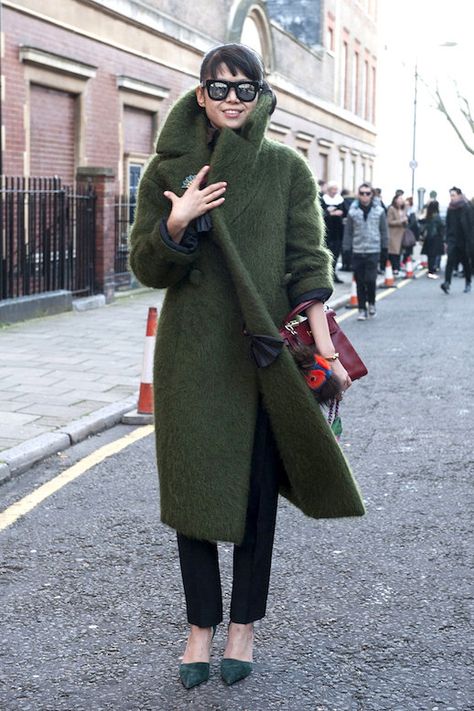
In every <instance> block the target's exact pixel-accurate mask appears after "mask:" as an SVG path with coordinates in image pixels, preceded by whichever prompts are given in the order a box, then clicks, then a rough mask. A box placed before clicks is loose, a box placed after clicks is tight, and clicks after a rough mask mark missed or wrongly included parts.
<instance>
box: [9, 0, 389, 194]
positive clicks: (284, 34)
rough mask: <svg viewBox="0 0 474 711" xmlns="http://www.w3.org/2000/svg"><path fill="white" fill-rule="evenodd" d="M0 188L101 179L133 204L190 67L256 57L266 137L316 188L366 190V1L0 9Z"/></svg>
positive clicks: (190, 80)
mask: <svg viewBox="0 0 474 711" xmlns="http://www.w3.org/2000/svg"><path fill="white" fill-rule="evenodd" d="M1 4H2V8H3V9H2V14H3V17H2V44H1V47H2V57H1V59H2V70H1V73H2V163H3V173H4V174H5V175H10V176H11V175H25V176H33V175H50V176H52V175H58V176H59V177H61V178H62V180H63V183H65V184H72V183H73V182H74V180H75V178H76V176H77V173H78V169H81V171H80V172H81V173H82V175H85V174H86V173H87V171H84V168H88V167H89V168H91V167H92V168H97V167H100V168H105V169H107V175H108V180H109V183H110V185H109V191H112V192H114V193H115V195H122V196H123V195H133V193H134V191H135V190H136V185H137V182H138V178H139V175H140V171H141V169H142V167H143V165H144V163H145V161H146V160H147V157H148V156H149V154H150V153H151V152H152V150H153V142H154V136H155V134H156V131H157V129H158V128H159V126H160V124H161V123H162V121H163V118H164V116H165V115H166V113H167V111H168V109H169V107H170V105H171V104H172V103H173V102H174V101H175V100H176V99H177V98H178V97H179V95H180V94H181V93H182V92H183V91H185V90H186V89H188V88H190V87H193V86H195V85H196V82H197V78H198V72H199V66H200V62H201V58H202V56H203V53H204V52H205V51H207V50H208V49H209V48H211V47H213V46H215V45H216V44H220V43H222V42H225V41H243V42H244V43H246V44H250V45H251V46H253V47H254V48H255V49H257V50H259V51H260V52H261V54H262V55H263V57H264V59H265V63H266V66H267V67H268V70H269V82H270V84H271V85H272V86H273V88H274V89H275V91H276V93H277V96H278V108H277V110H276V112H275V114H274V115H273V116H272V122H271V124H270V128H269V134H270V135H271V136H272V137H273V138H275V139H277V140H280V141H283V142H285V143H288V144H290V145H292V146H294V147H295V148H296V149H298V150H299V151H301V153H303V154H304V155H305V156H306V157H307V159H308V161H309V163H310V165H311V167H312V168H313V170H314V173H315V175H316V176H317V177H318V178H324V179H336V180H338V181H339V182H340V184H341V186H342V187H346V188H348V189H349V190H354V189H355V187H356V185H357V183H358V182H360V181H361V180H362V179H368V180H371V179H372V177H373V161H374V155H375V149H374V145H375V126H374V116H375V77H376V40H377V35H376V0H354V1H352V0H292V1H291V2H289V1H285V0H267V1H266V2H265V0H240V1H238V0H185V1H181V0H61V1H60V2H58V0H2V3H1Z"/></svg>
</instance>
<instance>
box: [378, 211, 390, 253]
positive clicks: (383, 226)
mask: <svg viewBox="0 0 474 711" xmlns="http://www.w3.org/2000/svg"><path fill="white" fill-rule="evenodd" d="M379 229H380V246H381V247H382V249H387V247H388V229H387V217H386V215H385V212H384V211H383V210H382V212H381V213H380V221H379Z"/></svg>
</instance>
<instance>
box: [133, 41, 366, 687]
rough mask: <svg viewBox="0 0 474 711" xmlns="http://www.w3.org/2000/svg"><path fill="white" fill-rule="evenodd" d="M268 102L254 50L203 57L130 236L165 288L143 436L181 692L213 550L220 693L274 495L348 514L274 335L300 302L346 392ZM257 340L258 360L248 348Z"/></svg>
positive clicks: (143, 264)
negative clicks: (180, 618)
mask: <svg viewBox="0 0 474 711" xmlns="http://www.w3.org/2000/svg"><path fill="white" fill-rule="evenodd" d="M275 104H276V98H275V96H274V94H273V92H272V91H271V89H270V87H269V86H268V84H267V82H266V80H265V70H264V67H263V63H262V60H261V59H260V57H259V56H258V55H257V54H256V53H255V52H254V51H253V50H251V49H249V48H248V47H244V46H243V45H238V44H229V45H222V46H220V47H216V48H214V49H212V50H210V52H208V54H207V55H206V56H205V57H204V59H203V62H202V66H201V76H200V84H199V86H198V87H197V88H196V89H195V90H193V91H190V92H188V93H187V94H186V95H185V96H184V97H183V98H182V99H181V100H180V101H178V102H177V104H176V105H175V106H174V107H173V108H172V110H171V113H170V114H169V116H168V118H167V120H166V121H165V123H164V125H163V127H162V129H161V132H160V135H159V138H158V143H157V148H156V150H157V155H156V156H155V157H154V158H152V160H151V161H150V162H149V164H148V167H147V169H146V171H145V173H144V175H143V177H142V179H141V182H140V187H139V194H138V204H137V211H136V216H135V222H134V225H133V228H132V231H131V236H130V241H131V252H130V263H131V266H132V269H133V271H134V273H135V274H136V276H137V277H138V279H139V280H140V281H141V282H142V283H143V284H145V285H147V286H151V287H154V288H166V287H167V288H168V290H167V293H166V297H165V301H164V304H163V308H162V311H161V314H160V326H159V328H158V335H157V341H156V350H155V369H154V372H155V379H154V396H155V403H157V405H158V407H157V409H156V411H155V418H156V428H155V430H156V451H157V463H158V472H159V479H160V503H161V519H162V521H163V522H164V523H165V524H167V525H169V526H171V527H172V528H174V529H175V530H176V531H177V538H178V550H179V559H180V564H181V573H182V578H183V584H184V591H185V598H186V608H187V615H188V621H189V624H190V633H189V637H188V642H187V646H186V650H185V653H184V656H183V663H182V664H181V666H180V671H179V673H180V678H181V681H182V683H183V685H184V686H185V687H186V688H191V687H193V686H196V685H198V684H201V683H202V682H204V681H206V680H207V679H208V677H209V669H210V667H209V657H210V649H211V642H212V637H213V630H214V631H215V628H216V626H217V625H218V624H219V623H220V622H221V621H222V617H223V610H222V592H221V581H220V572H219V562H218V550H217V544H216V541H230V542H232V543H234V544H235V545H234V557H233V585H232V596H231V605H230V623H229V626H228V630H227V645H226V648H225V651H224V658H223V659H222V661H221V676H222V678H223V680H224V681H225V683H227V684H232V683H234V682H236V681H239V680H240V679H243V678H245V677H246V676H247V675H248V674H249V673H250V672H251V670H252V650H253V623H254V622H255V621H256V620H259V619H261V618H262V617H263V616H264V615H265V611H266V604H267V593H268V585H269V578H270V568H271V559H272V547H273V535H274V527H275V519H276V510H277V500H278V492H279V491H280V492H281V493H282V494H284V495H285V496H286V497H287V498H288V499H289V500H290V501H292V502H293V503H295V505H296V506H299V507H300V508H301V509H302V510H304V512H305V513H306V514H307V515H309V516H313V517H315V518H321V517H337V516H352V515H361V514H362V513H363V505H362V502H361V499H360V495H359V493H358V490H357V487H356V484H355V482H354V480H353V478H352V475H351V472H350V470H349V467H348V465H347V462H346V460H345V458H344V455H343V453H342V451H341V449H340V448H339V445H338V444H337V441H336V439H335V437H334V436H333V435H332V433H331V431H330V429H329V427H328V424H327V422H326V420H325V418H324V415H323V413H322V412H321V408H320V406H318V404H317V402H316V400H315V398H314V395H313V394H312V392H311V391H310V390H309V388H308V387H307V384H306V381H305V379H304V377H302V375H301V372H300V371H299V369H298V368H297V366H296V364H295V362H294V360H293V358H292V356H291V354H290V352H289V350H288V349H287V348H283V347H282V346H283V342H282V340H281V338H280V336H279V331H278V329H279V327H280V326H281V324H282V322H283V319H284V317H285V316H286V314H287V313H288V312H289V310H290V309H291V308H292V307H294V306H297V305H298V304H299V303H302V302H304V301H307V300H312V302H313V303H312V304H311V306H309V307H308V308H307V309H306V315H307V317H308V320H309V324H310V327H311V330H312V333H313V335H314V338H315V342H316V345H317V348H318V351H319V352H320V354H321V355H323V356H326V357H327V358H329V360H330V363H331V370H332V372H333V374H335V375H336V376H337V377H338V378H339V380H340V381H341V384H342V387H343V388H344V389H346V388H347V387H349V386H350V384H351V381H350V378H349V376H348V374H347V372H346V371H345V369H344V368H343V366H342V364H341V363H340V361H339V360H338V354H337V353H336V352H335V349H334V346H333V344H332V341H331V338H330V335H329V330H328V326H327V320H326V316H325V314H324V305H323V302H324V301H325V300H326V299H327V298H328V297H329V295H330V294H331V290H332V263H331V255H330V253H329V251H328V250H327V249H326V247H325V246H324V223H323V219H322V215H321V209H320V205H319V200H318V195H317V190H316V186H315V183H314V179H313V177H312V174H311V171H310V170H309V168H308V166H307V164H306V162H305V161H304V159H303V158H301V157H300V156H299V154H298V153H297V152H296V151H294V150H292V149H291V148H289V147H287V146H284V145H282V144H279V143H276V142H272V141H269V140H268V139H266V138H265V132H266V128H267V125H268V121H269V114H270V113H271V112H272V110H273V108H274V106H275ZM285 275H286V276H285ZM244 324H245V325H244ZM256 334H259V335H256ZM269 341H270V343H273V345H274V347H273V349H272V352H271V354H270V353H268V351H267V350H266V351H265V355H268V360H266V361H264V360H263V359H262V356H261V351H260V350H259V349H260V348H262V347H263V346H266V345H267V344H268V342H269ZM277 346H278V347H277ZM251 355H253V357H250V356H251ZM270 356H271V357H270ZM331 370H330V371H328V373H331ZM325 377H326V376H325Z"/></svg>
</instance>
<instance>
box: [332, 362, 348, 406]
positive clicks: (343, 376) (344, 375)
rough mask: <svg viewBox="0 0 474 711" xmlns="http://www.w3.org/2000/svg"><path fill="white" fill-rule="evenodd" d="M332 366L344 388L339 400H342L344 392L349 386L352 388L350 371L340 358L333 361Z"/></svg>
mask: <svg viewBox="0 0 474 711" xmlns="http://www.w3.org/2000/svg"><path fill="white" fill-rule="evenodd" d="M331 368H332V370H333V372H334V375H335V376H336V377H337V378H339V380H340V381H341V383H342V390H343V392H342V393H341V394H340V395H339V400H342V396H343V394H344V392H345V391H346V390H347V388H350V387H351V385H352V380H351V379H350V377H349V373H348V372H347V370H346V369H345V368H344V366H343V365H342V363H341V361H340V360H335V361H332V362H331Z"/></svg>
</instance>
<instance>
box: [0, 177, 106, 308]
mask: <svg viewBox="0 0 474 711" xmlns="http://www.w3.org/2000/svg"><path fill="white" fill-rule="evenodd" d="M94 247H95V195H94V192H93V190H92V188H86V189H84V190H82V191H81V190H79V189H73V188H71V187H65V186H62V185H61V180H60V179H59V178H7V177H3V178H2V184H1V186H0V299H9V298H16V297H19V296H27V295H31V294H40V293H44V292H47V291H56V290H58V289H66V290H68V291H72V292H73V294H74V295H76V296H87V295H89V294H93V293H94Z"/></svg>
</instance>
